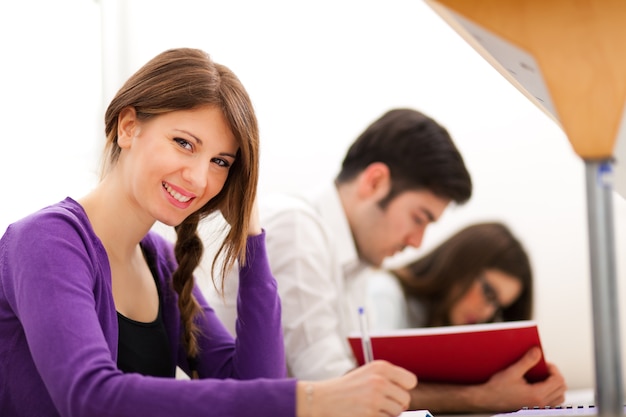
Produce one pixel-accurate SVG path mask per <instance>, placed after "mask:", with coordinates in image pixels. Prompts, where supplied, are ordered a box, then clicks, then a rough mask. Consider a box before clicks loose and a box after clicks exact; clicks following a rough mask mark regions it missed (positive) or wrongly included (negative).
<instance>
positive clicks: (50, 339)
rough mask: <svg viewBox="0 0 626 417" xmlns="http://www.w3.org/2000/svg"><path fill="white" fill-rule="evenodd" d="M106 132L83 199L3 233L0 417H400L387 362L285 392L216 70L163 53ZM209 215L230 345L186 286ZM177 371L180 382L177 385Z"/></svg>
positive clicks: (250, 168)
mask: <svg viewBox="0 0 626 417" xmlns="http://www.w3.org/2000/svg"><path fill="white" fill-rule="evenodd" d="M105 122H106V128H105V132H106V136H107V143H106V149H105V160H104V164H103V170H102V178H101V181H100V182H99V183H98V184H97V185H96V186H95V187H94V188H93V190H92V191H91V192H90V193H88V194H87V195H85V196H84V197H82V198H78V199H74V198H71V197H67V198H65V199H63V200H62V201H60V202H57V203H55V204H52V205H50V206H47V207H45V208H43V209H41V210H39V211H36V212H34V213H32V214H31V215H29V216H27V217H25V218H23V219H20V220H18V221H16V222H14V223H12V224H11V225H9V227H8V228H7V230H6V232H5V233H4V235H3V236H2V238H1V240H0V357H2V358H3V361H2V363H1V364H0V410H2V413H3V415H5V414H6V415H11V416H16V417H22V416H39V417H48V416H50V417H53V416H54V417H58V416H74V417H76V416H79V417H80V416H89V417H103V416H111V417H112V416H115V417H126V416H128V417H131V416H132V417H134V416H137V415H139V414H149V415H151V416H155V417H160V416H163V417H166V416H167V417H171V416H175V415H185V416H189V417H193V416H204V417H206V416H224V415H228V416H247V415H251V414H254V415H257V416H268V417H269V416H272V417H276V416H278V417H281V416H285V417H294V416H298V417H306V416H313V415H323V416H329V417H344V416H346V417H347V416H351V415H355V414H356V415H372V414H373V413H374V412H379V411H380V412H382V413H384V414H386V415H398V414H400V412H402V411H403V410H405V409H406V408H407V406H408V403H409V393H408V390H409V389H411V388H413V387H414V386H415V384H416V382H417V380H416V377H415V375H413V374H412V373H410V372H408V371H406V370H404V369H401V368H399V367H396V366H393V365H391V364H389V363H386V362H381V361H378V362H373V363H371V364H370V365H368V366H365V367H363V368H362V369H360V370H358V371H355V372H352V373H350V375H345V376H343V377H341V378H336V379H334V380H327V381H317V382H310V381H297V380H295V379H291V378H287V377H286V369H285V356H284V349H283V338H282V332H281V309H280V301H279V297H278V293H277V285H276V281H275V279H274V277H273V276H272V273H271V271H270V269H269V264H268V260H267V252H266V247H265V232H264V231H263V230H262V229H261V226H260V224H259V220H258V214H257V212H256V206H255V199H256V187H257V178H258V166H259V157H258V155H259V134H258V127H257V120H256V116H255V113H254V110H253V107H252V104H251V101H250V98H249V97H248V94H247V92H246V90H245V89H244V87H243V85H242V84H241V83H240V82H239V80H238V78H237V77H236V76H235V75H234V74H233V73H232V72H231V71H230V70H229V69H228V68H227V67H225V66H223V65H220V64H218V63H215V62H214V61H212V59H211V58H210V57H209V55H208V54H206V53H205V52H203V51H201V50H198V49H188V48H181V49H171V50H167V51H165V52H163V53H161V54H159V55H157V56H156V57H155V58H153V59H152V60H150V61H149V62H148V63H147V64H145V65H144V66H143V67H142V68H140V69H139V70H138V71H137V72H136V73H135V74H134V75H132V76H131V77H130V78H129V79H128V81H127V82H126V83H125V84H124V85H123V86H122V88H121V89H120V90H119V91H118V92H117V94H116V95H115V97H114V98H113V100H112V101H111V103H110V105H109V107H108V109H107V111H106V114H105ZM218 212H219V213H220V214H221V215H222V216H223V218H224V219H226V221H227V222H228V225H229V230H228V233H226V234H225V236H224V237H223V240H221V241H218V242H217V245H218V246H219V248H220V249H219V251H218V253H217V255H215V259H218V257H219V258H220V263H221V265H222V267H221V268H216V265H217V264H216V263H214V269H220V271H218V273H219V272H221V273H223V272H224V271H225V270H226V269H230V267H231V266H232V265H233V264H234V262H235V261H238V262H239V265H240V269H239V282H240V292H239V300H238V301H239V303H240V307H241V308H240V309H239V311H240V313H241V314H240V316H239V321H240V322H239V325H240V327H241V329H242V331H241V332H239V334H238V335H237V341H236V342H235V340H234V339H233V337H232V336H231V335H230V334H229V333H228V331H227V330H226V328H225V327H224V326H223V324H222V323H221V322H220V320H219V319H218V318H217V316H216V315H215V312H214V311H213V309H211V308H210V307H209V305H208V304H207V302H206V301H205V299H204V297H203V295H202V293H201V291H200V289H199V288H198V287H197V286H196V285H195V279H194V276H193V273H194V271H195V269H196V267H198V264H199V262H200V259H201V258H202V253H203V243H202V241H201V240H200V239H199V237H198V233H197V228H198V225H199V222H200V221H201V220H202V219H204V218H205V217H207V216H209V215H211V214H213V213H218ZM157 221H158V222H161V223H165V224H167V225H171V226H174V228H175V230H176V234H177V236H176V239H175V243H174V244H171V243H170V242H169V241H167V240H166V239H165V238H164V237H162V236H160V235H159V234H157V233H156V232H155V231H153V230H151V229H152V227H153V225H154V224H155V223H156V222H157ZM214 239H215V238H214ZM211 243H213V242H211ZM177 367H178V368H180V369H182V370H183V371H184V372H186V373H187V374H188V375H190V376H191V377H192V378H193V379H194V381H187V380H180V379H176V378H175V371H176V369H177ZM8 381H10V383H7V382H8ZM372 381H382V382H383V387H382V388H381V384H377V383H372ZM24 398H35V399H36V401H24ZM242 398H244V399H245V401H242ZM362 398H370V399H372V401H371V402H363V401H360V399H362ZM357 400H359V401H357Z"/></svg>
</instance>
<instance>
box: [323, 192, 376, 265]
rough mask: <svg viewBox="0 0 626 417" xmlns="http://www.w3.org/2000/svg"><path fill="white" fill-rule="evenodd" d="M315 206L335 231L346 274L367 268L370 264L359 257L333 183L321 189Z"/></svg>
mask: <svg viewBox="0 0 626 417" xmlns="http://www.w3.org/2000/svg"><path fill="white" fill-rule="evenodd" d="M313 206H314V207H315V209H316V211H317V212H318V213H319V215H320V217H322V219H323V220H324V223H325V224H326V225H327V226H328V227H329V229H330V230H331V231H332V233H333V237H334V239H335V248H336V250H337V258H338V259H339V262H341V266H342V268H343V270H344V273H345V274H346V276H352V275H354V274H356V273H358V272H360V271H361V270H362V269H365V268H367V267H368V264H366V263H365V262H363V261H361V260H360V259H359V255H358V252H357V248H356V244H355V242H354V238H353V237H352V231H351V230H350V224H349V223H348V218H347V217H346V212H345V211H344V209H343V205H342V204H341V198H340V197H339V192H338V191H337V188H336V187H335V186H334V185H333V186H332V187H328V188H326V189H324V190H323V191H321V192H320V194H319V195H318V197H317V199H315V201H314V202H313Z"/></svg>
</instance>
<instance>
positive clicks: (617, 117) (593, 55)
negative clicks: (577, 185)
mask: <svg viewBox="0 0 626 417" xmlns="http://www.w3.org/2000/svg"><path fill="white" fill-rule="evenodd" d="M427 3H430V5H431V6H432V7H433V9H434V10H435V11H438V12H439V13H440V14H441V15H442V17H443V18H444V19H446V20H448V21H449V20H450V19H451V15H450V14H445V13H442V12H443V10H442V8H441V6H443V7H445V8H447V9H448V10H449V11H453V12H455V13H458V14H460V15H461V16H463V17H465V18H467V19H469V20H471V21H472V22H474V23H476V24H478V25H479V26H481V27H483V28H484V29H486V30H488V31H490V32H492V33H493V34H494V35H497V36H498V37H501V38H502V39H503V40H505V41H507V42H509V43H511V44H513V45H516V46H517V47H519V48H521V49H523V50H525V51H527V52H528V53H529V54H530V55H532V56H533V57H534V59H535V62H536V63H537V65H538V66H539V68H540V70H541V74H542V76H543V79H544V82H545V85H546V87H547V89H548V91H549V93H550V97H551V100H552V103H553V105H554V112H555V113H556V114H555V116H556V119H557V120H558V122H559V123H560V125H561V127H562V128H563V130H564V132H565V134H566V135H567V137H568V139H569V141H570V142H571V144H572V147H573V148H574V151H575V152H576V153H577V154H578V155H579V156H581V157H582V158H584V159H590V160H593V159H606V158H610V157H611V156H612V155H613V151H614V147H615V142H616V140H617V136H618V132H619V129H620V125H621V123H622V114H623V110H624V109H623V108H624V99H625V97H626V24H625V23H624V22H626V2H625V1H623V0H549V1H546V0H427ZM438 6H439V7H438ZM449 23H450V24H451V26H453V27H455V29H457V30H458V22H456V23H455V24H453V22H450V21H449ZM460 34H461V35H462V36H466V37H467V33H462V32H460ZM470 43H472V44H474V46H476V45H475V44H476V41H475V40H473V42H470ZM483 52H484V51H483ZM499 70H500V71H502V69H501V68H499ZM508 78H510V77H508ZM516 86H517V87H518V88H520V85H516ZM525 94H527V95H528V92H525Z"/></svg>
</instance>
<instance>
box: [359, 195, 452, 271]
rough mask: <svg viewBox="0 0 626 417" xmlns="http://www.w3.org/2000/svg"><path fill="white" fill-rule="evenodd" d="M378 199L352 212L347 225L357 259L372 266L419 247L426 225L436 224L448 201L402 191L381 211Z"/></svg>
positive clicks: (379, 198)
mask: <svg viewBox="0 0 626 417" xmlns="http://www.w3.org/2000/svg"><path fill="white" fill-rule="evenodd" d="M380 200H381V197H380V195H379V196H378V198H371V199H368V200H367V201H364V202H363V203H362V204H361V207H360V208H359V210H356V211H354V212H353V216H352V219H350V225H351V228H352V234H353V236H354V239H355V242H356V246H357V250H358V252H359V256H360V258H361V259H362V260H364V261H366V262H368V263H370V264H371V265H374V266H380V265H381V264H382V262H383V260H384V259H385V258H386V257H389V256H393V255H395V254H396V253H398V252H400V251H402V250H403V249H404V248H406V247H407V246H412V247H414V248H417V247H419V246H420V245H421V244H422V238H423V237H424V232H425V230H426V226H428V225H429V224H430V223H432V222H434V221H437V219H439V217H440V216H441V215H442V213H443V211H444V210H445V208H446V207H447V206H448V204H449V203H450V200H448V199H444V198H441V197H438V196H436V195H435V194H433V193H432V192H431V191H427V190H419V191H405V192H403V193H401V194H399V195H397V196H396V197H395V198H394V199H393V200H391V201H390V202H389V204H388V205H387V206H386V208H385V209H383V208H381V207H380V206H379V204H378V202H379V201H380Z"/></svg>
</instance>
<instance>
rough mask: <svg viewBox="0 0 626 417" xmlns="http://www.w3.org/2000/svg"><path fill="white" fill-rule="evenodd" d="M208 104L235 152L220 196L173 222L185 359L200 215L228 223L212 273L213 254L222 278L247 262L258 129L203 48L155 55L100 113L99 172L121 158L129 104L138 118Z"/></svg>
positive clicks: (234, 86) (192, 346)
mask: <svg viewBox="0 0 626 417" xmlns="http://www.w3.org/2000/svg"><path fill="white" fill-rule="evenodd" d="M206 105H210V106H215V107H217V108H219V109H221V110H222V112H223V114H224V116H225V118H226V120H227V123H228V125H229V127H230V130H231V131H232V133H233V135H234V136H235V139H236V140H237V142H238V145H239V150H238V152H237V156H236V160H235V162H234V164H233V165H232V166H231V168H230V170H229V174H228V179H227V180H226V183H225V184H224V187H223V188H222V190H221V191H220V193H219V194H218V195H217V196H215V197H214V198H213V199H211V200H210V201H209V202H208V203H207V204H206V205H205V206H204V207H202V208H201V209H200V210H198V211H197V212H195V213H193V214H192V215H191V216H189V217H187V218H186V219H185V220H184V221H183V222H182V223H181V224H180V225H178V226H176V227H175V230H176V234H177V239H176V244H175V248H174V252H175V255H176V260H177V262H178V268H177V270H176V271H175V272H174V274H173V277H172V285H173V287H174V290H175V291H176V292H177V293H178V296H179V299H178V306H179V309H180V313H181V320H182V322H183V326H184V334H183V339H184V340H183V343H184V344H185V346H186V349H187V353H188V355H189V356H191V357H195V356H196V355H197V352H198V351H197V333H198V329H197V327H196V325H195V323H194V318H195V317H196V315H197V314H198V313H199V312H200V307H199V305H198V302H197V300H196V299H195V297H194V296H193V294H192V289H193V286H194V280H193V272H194V270H195V269H196V267H197V266H198V264H199V263H200V260H201V258H202V253H203V250H204V247H203V244H202V240H201V239H200V237H199V236H198V232H197V227H198V223H199V222H200V220H202V219H203V218H205V217H207V216H208V215H210V214H212V213H217V212H221V214H222V215H223V217H224V219H225V220H226V222H227V223H228V231H227V233H226V236H225V239H224V241H223V243H222V244H221V246H220V247H219V250H218V252H217V254H216V256H215V258H214V260H213V270H214V269H215V267H216V265H217V261H218V259H222V260H223V263H222V267H221V269H220V272H221V274H222V276H225V273H226V271H227V270H228V269H230V268H231V267H232V266H233V265H234V262H235V261H239V262H240V263H241V264H245V257H246V238H247V231H248V225H249V222H250V215H251V211H252V204H253V202H254V200H255V198H256V189H257V182H258V165H259V130H258V123H257V119H256V116H255V113H254V109H253V106H252V102H251V100H250V98H249V96H248V93H247V92H246V90H245V88H244V87H243V85H242V84H241V82H240V81H239V79H238V78H237V76H235V74H234V73H233V72H232V71H231V70H230V69H228V68H227V67H225V66H223V65H220V64H217V63H215V62H213V61H212V60H211V58H210V56H209V55H208V54H207V53H206V52H204V51H201V50H198V49H190V48H180V49H170V50H167V51H165V52H162V53H161V54H159V55H157V56H156V57H154V58H153V59H152V60H150V61H149V62H148V63H146V64H145V65H144V66H143V67H142V68H140V69H139V70H138V71H137V72H136V73H135V74H133V75H132V76H131V77H130V78H129V79H128V80H127V81H126V83H125V84H124V85H123V86H122V88H121V89H120V90H119V91H118V92H117V94H116V95H115V97H114V98H113V100H112V101H111V103H110V104H109V107H108V108H107V110H106V113H105V118H104V121H105V133H106V138H107V142H106V149H105V160H104V165H103V169H102V174H103V175H105V174H106V172H108V171H109V170H110V169H111V167H112V166H113V165H115V163H116V162H117V160H118V158H119V155H120V147H119V146H118V145H117V139H118V117H119V115H120V112H121V111H122V110H123V109H124V108H127V107H133V108H134V109H135V110H136V113H137V116H138V117H139V118H140V119H144V120H145V119H149V118H151V117H155V116H157V115H159V114H163V113H168V112H172V111H177V110H189V109H194V108H197V107H200V106H206ZM222 285H223V283H222Z"/></svg>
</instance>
